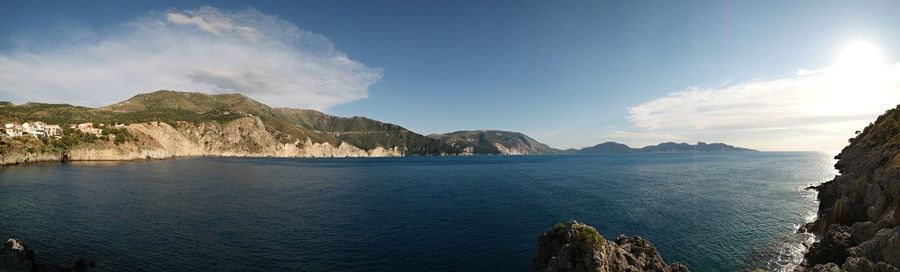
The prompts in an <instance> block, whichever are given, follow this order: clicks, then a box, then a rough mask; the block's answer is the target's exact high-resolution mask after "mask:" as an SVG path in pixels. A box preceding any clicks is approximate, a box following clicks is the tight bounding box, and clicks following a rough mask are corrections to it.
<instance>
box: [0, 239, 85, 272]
mask: <svg viewBox="0 0 900 272" xmlns="http://www.w3.org/2000/svg"><path fill="white" fill-rule="evenodd" d="M94 267H95V264H94V262H93V261H90V262H89V261H85V260H84V259H79V260H78V261H76V262H74V263H73V264H72V266H70V267H64V266H58V265H46V264H41V263H39V262H38V261H37V260H35V258H34V251H33V250H31V249H29V248H28V247H27V246H25V245H24V244H22V243H21V242H19V241H18V240H16V239H9V240H7V241H6V243H5V244H4V245H3V248H0V272H86V271H91V270H93V268H94Z"/></svg>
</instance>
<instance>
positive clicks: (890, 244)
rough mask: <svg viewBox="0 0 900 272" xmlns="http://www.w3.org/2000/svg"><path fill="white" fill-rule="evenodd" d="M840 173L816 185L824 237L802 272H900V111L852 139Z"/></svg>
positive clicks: (818, 225)
mask: <svg viewBox="0 0 900 272" xmlns="http://www.w3.org/2000/svg"><path fill="white" fill-rule="evenodd" d="M835 158H836V159H838V160H839V161H838V162H837V164H835V168H837V169H838V170H839V171H840V175H839V176H837V177H835V178H834V179H833V180H831V181H828V182H826V183H823V184H822V185H819V186H816V187H815V188H814V189H816V190H818V191H819V195H818V199H819V201H820V202H819V210H818V219H816V221H815V222H812V223H810V224H808V225H807V226H805V229H806V230H808V231H811V232H813V233H815V234H817V235H819V237H820V239H819V241H817V242H815V243H814V244H813V245H812V246H811V247H810V248H809V251H808V253H807V254H806V260H805V262H804V264H803V266H802V267H800V268H798V269H797V270H798V271H897V272H900V269H898V267H900V226H898V225H900V107H898V108H895V109H891V110H889V111H887V112H886V113H885V114H883V115H881V116H880V117H878V119H877V120H876V121H875V122H874V123H872V124H870V125H869V126H868V127H866V128H865V129H864V130H863V131H861V132H859V134H858V135H857V136H856V137H854V138H852V139H850V144H849V145H848V146H847V147H845V148H844V149H843V150H842V151H841V153H840V154H839V155H838V156H837V157H835Z"/></svg>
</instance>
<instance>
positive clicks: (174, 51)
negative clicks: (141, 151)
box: [0, 7, 382, 109]
mask: <svg viewBox="0 0 900 272" xmlns="http://www.w3.org/2000/svg"><path fill="white" fill-rule="evenodd" d="M95 33H99V34H96V35H93V36H92V37H91V38H87V39H85V38H82V37H76V38H71V37H59V40H58V41H43V42H35V41H29V42H18V43H17V44H21V45H23V46H22V47H21V48H16V49H12V50H10V51H7V52H0V96H2V97H3V98H5V99H13V100H21V101H25V100H29V101H55V102H76V103H85V104H88V105H95V106H96V105H102V104H106V103H111V102H116V101H118V100H121V99H124V98H127V97H129V96H131V95H133V94H135V93H138V92H145V91H152V90H157V89H177V90H188V91H204V92H217V93H226V92H241V93H244V94H248V95H250V96H251V97H254V98H256V99H259V100H261V101H263V102H266V103H269V104H274V105H279V106H291V107H304V108H316V109H325V108H328V107H331V106H334V105H338V104H341V103H346V102H350V101H354V100H358V99H363V98H366V97H367V96H368V87H369V86H370V85H372V84H373V83H375V82H377V81H378V80H379V79H380V78H381V75H382V71H381V70H380V69H377V68H371V67H367V66H366V65H364V64H362V63H360V62H358V61H355V60H353V59H350V58H349V57H348V56H347V55H346V54H344V53H342V52H340V51H338V50H337V49H336V48H335V46H334V45H333V44H332V43H331V41H330V40H329V39H328V38H327V37H324V36H322V35H318V34H315V33H312V32H309V31H306V30H303V29H300V28H298V27H297V26H296V25H294V24H292V23H291V22H288V21H285V20H282V19H279V18H278V17H275V16H271V15H267V14H263V13H261V12H259V11H257V10H253V9H246V10H240V11H229V10H222V9H217V8H213V7H202V8H199V9H197V10H169V11H166V12H153V13H149V14H146V15H145V16H142V17H140V18H136V19H134V20H132V21H130V22H126V23H124V24H122V25H119V26H116V27H110V28H104V29H103V30H98V32H95ZM73 35H76V33H73ZM78 35H81V36H83V34H82V33H78ZM61 41H65V42H61ZM32 48H40V49H32Z"/></svg>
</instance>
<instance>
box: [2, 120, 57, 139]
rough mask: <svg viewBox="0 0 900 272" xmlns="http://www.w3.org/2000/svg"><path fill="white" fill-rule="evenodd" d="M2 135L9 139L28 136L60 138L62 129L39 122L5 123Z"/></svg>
mask: <svg viewBox="0 0 900 272" xmlns="http://www.w3.org/2000/svg"><path fill="white" fill-rule="evenodd" d="M2 132H3V134H5V135H6V136H9V137H19V136H25V135H30V136H34V137H38V136H43V135H47V136H54V137H61V136H62V135H63V132H62V128H60V127H59V126H58V125H48V124H47V123H44V122H41V121H32V122H25V123H22V124H21V125H20V124H18V123H6V124H4V125H3V131H2Z"/></svg>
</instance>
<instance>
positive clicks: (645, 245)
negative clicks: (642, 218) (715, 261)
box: [531, 221, 690, 272]
mask: <svg viewBox="0 0 900 272" xmlns="http://www.w3.org/2000/svg"><path fill="white" fill-rule="evenodd" d="M538 242H539V247H538V251H537V254H536V255H535V256H534V260H533V261H532V263H531V271H534V272H558V271H604V272H616V271H660V272H663V271H664V272H669V271H690V270H689V269H688V268H687V267H686V266H684V265H682V264H680V263H672V264H667V263H666V262H665V261H663V258H662V257H661V256H660V255H659V252H657V250H656V247H654V246H653V244H651V243H650V242H649V241H647V240H645V239H643V238H641V237H639V236H634V237H627V236H624V235H619V236H618V237H616V239H615V241H610V240H606V239H605V238H603V236H602V235H601V234H600V233H599V232H597V230H596V229H594V227H591V226H588V225H585V224H582V223H579V222H576V221H571V222H568V223H565V224H563V223H560V224H557V225H556V226H554V227H553V228H551V229H550V230H547V232H545V233H544V234H543V235H541V236H540V238H538Z"/></svg>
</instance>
